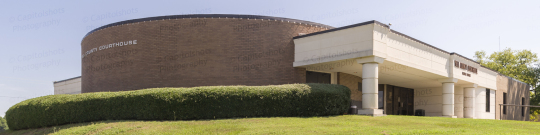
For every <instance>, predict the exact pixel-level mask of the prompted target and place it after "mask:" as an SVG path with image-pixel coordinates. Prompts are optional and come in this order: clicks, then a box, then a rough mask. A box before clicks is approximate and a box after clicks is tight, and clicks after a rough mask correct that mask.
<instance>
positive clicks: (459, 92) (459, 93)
mask: <svg viewBox="0 0 540 135" xmlns="http://www.w3.org/2000/svg"><path fill="white" fill-rule="evenodd" d="M454 115H455V116H457V118H463V87H454Z"/></svg>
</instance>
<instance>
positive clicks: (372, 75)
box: [362, 63, 379, 109]
mask: <svg viewBox="0 0 540 135" xmlns="http://www.w3.org/2000/svg"><path fill="white" fill-rule="evenodd" d="M378 71H379V64H378V63H363V64H362V109H379V105H378V103H379V100H378V97H379V96H378V95H379V72H378Z"/></svg>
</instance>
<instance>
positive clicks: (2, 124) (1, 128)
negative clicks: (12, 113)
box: [0, 116, 8, 132]
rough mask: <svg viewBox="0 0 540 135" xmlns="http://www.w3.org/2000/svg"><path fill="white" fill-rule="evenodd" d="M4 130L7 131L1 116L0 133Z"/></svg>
mask: <svg viewBox="0 0 540 135" xmlns="http://www.w3.org/2000/svg"><path fill="white" fill-rule="evenodd" d="M6 130H8V126H7V122H6V119H4V118H2V116H0V132H4V131H6Z"/></svg>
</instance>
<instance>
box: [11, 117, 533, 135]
mask: <svg viewBox="0 0 540 135" xmlns="http://www.w3.org/2000/svg"><path fill="white" fill-rule="evenodd" d="M0 134H540V123H539V122H526V121H509V120H503V121H501V120H480V119H474V120H473V119H452V118H442V117H415V116H384V117H369V116H359V115H343V116H330V117H308V118H299V117H276V118H239V119H219V120H193V121H101V122H92V123H81V124H70V125H62V126H55V127H47V128H40V129H29V130H19V131H7V132H4V133H0Z"/></svg>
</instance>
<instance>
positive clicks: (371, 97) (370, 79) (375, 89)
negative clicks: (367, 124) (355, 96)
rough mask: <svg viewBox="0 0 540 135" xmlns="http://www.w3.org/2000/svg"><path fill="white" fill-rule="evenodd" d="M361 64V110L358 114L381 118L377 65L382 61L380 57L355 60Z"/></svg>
mask: <svg viewBox="0 0 540 135" xmlns="http://www.w3.org/2000/svg"><path fill="white" fill-rule="evenodd" d="M356 61H357V62H358V63H360V64H362V109H360V110H358V114H361V115H370V116H383V115H384V114H383V110H382V109H379V100H378V97H379V63H382V62H383V61H384V58H381V57H376V56H373V57H366V58H361V59H357V60H356Z"/></svg>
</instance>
